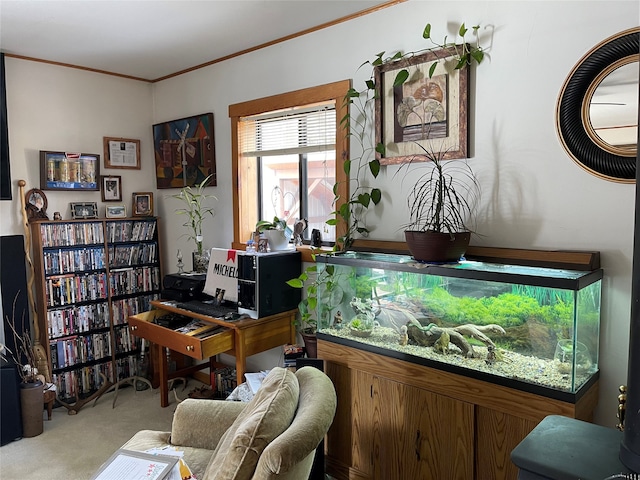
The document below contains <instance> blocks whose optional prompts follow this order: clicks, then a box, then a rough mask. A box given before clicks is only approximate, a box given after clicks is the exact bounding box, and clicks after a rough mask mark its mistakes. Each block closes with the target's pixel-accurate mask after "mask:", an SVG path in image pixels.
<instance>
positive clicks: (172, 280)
mask: <svg viewBox="0 0 640 480" xmlns="http://www.w3.org/2000/svg"><path fill="white" fill-rule="evenodd" d="M206 279H207V275H206V274H204V273H199V274H195V275H194V274H192V273H171V274H169V275H165V276H164V279H163V280H162V292H161V293H160V296H161V297H162V298H163V299H164V300H176V301H178V302H186V301H188V300H200V297H201V296H202V295H203V293H202V289H203V288H204V283H205V280H206Z"/></svg>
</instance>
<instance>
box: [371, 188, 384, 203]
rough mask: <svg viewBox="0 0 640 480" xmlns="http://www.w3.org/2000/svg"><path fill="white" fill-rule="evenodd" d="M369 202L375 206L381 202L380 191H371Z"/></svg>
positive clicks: (376, 189) (375, 189)
mask: <svg viewBox="0 0 640 480" xmlns="http://www.w3.org/2000/svg"><path fill="white" fill-rule="evenodd" d="M371 200H372V201H373V203H374V204H375V205H378V203H380V200H382V191H381V190H380V189H379V188H373V189H371Z"/></svg>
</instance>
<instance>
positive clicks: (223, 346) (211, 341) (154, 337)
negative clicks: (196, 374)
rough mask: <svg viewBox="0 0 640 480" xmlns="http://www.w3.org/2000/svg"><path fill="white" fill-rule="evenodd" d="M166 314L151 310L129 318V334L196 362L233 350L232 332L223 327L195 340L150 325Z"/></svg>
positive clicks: (155, 325) (167, 329)
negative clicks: (217, 331)
mask: <svg viewBox="0 0 640 480" xmlns="http://www.w3.org/2000/svg"><path fill="white" fill-rule="evenodd" d="M166 314H167V312H165V311H163V310H151V311H149V312H143V313H139V314H138V315H133V316H131V317H129V328H130V329H131V333H133V334H134V335H135V336H137V337H142V338H145V339H147V340H149V341H151V342H153V343H157V344H158V345H162V346H163V347H167V348H169V349H170V350H174V351H176V352H180V353H183V354H185V355H188V356H190V357H192V358H196V359H198V360H204V359H208V358H209V357H213V356H215V355H217V354H219V353H224V352H226V351H228V350H232V349H233V336H234V335H233V330H231V329H229V328H224V327H223V329H222V330H221V331H219V333H216V334H214V335H211V336H210V337H206V338H195V337H192V336H189V335H187V334H185V333H179V332H176V331H175V330H171V329H170V328H166V327H162V326H160V325H157V324H155V323H152V322H153V320H154V319H155V318H156V317H160V316H162V315H166Z"/></svg>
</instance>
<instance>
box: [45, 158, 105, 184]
mask: <svg viewBox="0 0 640 480" xmlns="http://www.w3.org/2000/svg"><path fill="white" fill-rule="evenodd" d="M99 176H100V155H94V154H92V153H69V152H49V151H44V150H40V188H41V189H42V190H76V191H78V190H89V191H94V190H95V191H98V190H100V184H99V183H98V177H99Z"/></svg>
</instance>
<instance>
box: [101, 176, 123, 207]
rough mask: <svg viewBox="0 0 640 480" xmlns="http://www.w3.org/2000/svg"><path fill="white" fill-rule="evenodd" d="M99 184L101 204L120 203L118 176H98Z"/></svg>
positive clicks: (120, 178) (120, 180) (120, 188)
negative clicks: (100, 187) (100, 185)
mask: <svg viewBox="0 0 640 480" xmlns="http://www.w3.org/2000/svg"><path fill="white" fill-rule="evenodd" d="M100 183H101V184H102V189H101V191H102V201H103V202H121V201H122V177H120V176H119V175H102V176H100Z"/></svg>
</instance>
